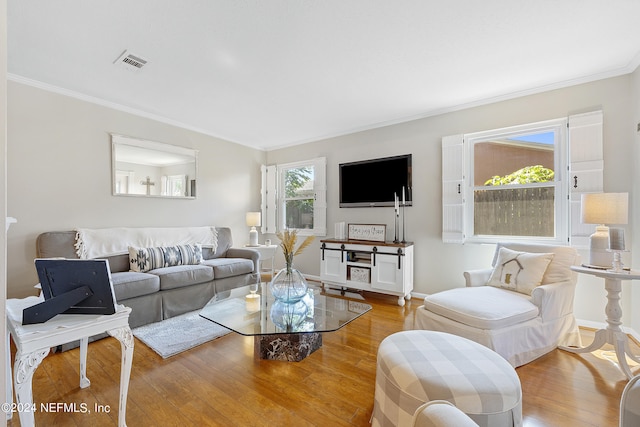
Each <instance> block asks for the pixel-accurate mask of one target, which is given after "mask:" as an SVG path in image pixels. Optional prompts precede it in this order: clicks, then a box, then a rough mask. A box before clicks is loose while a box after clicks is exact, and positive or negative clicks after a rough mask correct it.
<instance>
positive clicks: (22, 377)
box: [6, 297, 133, 427]
mask: <svg viewBox="0 0 640 427" xmlns="http://www.w3.org/2000/svg"><path fill="white" fill-rule="evenodd" d="M41 301H42V300H41V299H40V298H39V297H28V298H25V299H9V300H7V361H6V364H7V374H8V375H7V400H8V401H9V404H8V406H7V408H9V411H7V417H8V418H11V414H12V412H13V408H14V407H15V409H16V410H17V411H18V413H19V415H20V425H22V426H23V427H26V426H33V425H34V423H35V418H34V410H37V409H38V407H37V406H34V403H33V392H32V379H33V373H34V372H35V370H36V368H37V367H38V366H39V365H40V362H42V359H44V358H45V356H47V354H49V349H50V348H51V347H55V346H58V345H62V344H66V343H68V342H72V341H77V340H80V388H85V387H88V386H89V385H90V384H91V382H90V381H89V379H88V378H87V345H88V339H89V337H90V336H93V335H98V334H102V333H104V332H107V333H108V334H109V335H111V336H112V337H114V338H116V339H117V340H118V341H120V343H121V348H122V365H121V367H120V402H119V412H118V425H119V426H120V427H124V426H126V420H125V414H126V407H127V393H128V390H129V377H130V375H131V361H132V359H133V334H132V333H131V329H130V328H129V313H131V308H129V307H125V306H123V305H118V306H117V307H116V308H117V310H116V313H115V314H111V315H87V314H60V315H58V316H56V317H54V318H53V319H51V320H49V321H47V322H45V323H39V324H35V325H22V310H23V309H24V308H26V307H30V306H32V305H34V304H37V303H38V302H41ZM11 337H13V341H14V343H15V345H16V349H17V352H16V358H15V364H14V367H13V369H14V379H13V383H14V385H15V390H16V404H13V401H12V390H11V361H10V359H11V356H10V352H9V348H10V347H9V344H10V339H11Z"/></svg>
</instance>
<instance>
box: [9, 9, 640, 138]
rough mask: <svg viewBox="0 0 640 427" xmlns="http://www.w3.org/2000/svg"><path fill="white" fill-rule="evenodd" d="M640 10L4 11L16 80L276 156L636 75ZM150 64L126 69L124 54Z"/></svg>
mask: <svg viewBox="0 0 640 427" xmlns="http://www.w3.org/2000/svg"><path fill="white" fill-rule="evenodd" d="M639 17H640V1H637V0H608V1H606V2H605V1H602V0H561V1H558V0H536V1H514V0H485V1H477V0H268V1H266V0H181V1H172V0H135V1H132V0H110V1H100V2H99V1H90V2H89V1H86V0H56V1H50V0H29V1H20V0H8V18H7V19H8V23H7V26H8V71H9V78H10V79H11V80H14V81H19V82H24V83H27V84H32V85H35V86H38V87H43V88H45V89H49V90H54V91H58V92H61V93H65V94H69V95H72V96H78V97H80V98H82V99H87V100H90V101H94V102H98V103H101V104H104V105H108V106H111V107H116V108H120V109H123V110H125V111H129V112H133V113H136V114H140V115H143V116H146V117H151V118H154V119H159V120H162V121H165V122H168V123H171V124H175V125H178V126H182V127H185V128H188V129H192V130H196V131H199V132H203V133H205V134H208V135H212V136H215V137H219V138H222V139H225V140H227V141H232V142H236V143H239V144H243V145H247V146H250V147H255V148H259V149H265V150H269V149H274V148H280V147H285V146H290V145H295V144H301V143H305V142H310V141H316V140H321V139H324V138H328V137H332V136H338V135H343V134H347V133H352V132H355V131H358V130H364V129H370V128H375V127H379V126H384V125H388V124H392V123H400V122H403V121H408V120H412V119H416V118H420V117H427V116H431V115H435V114H439V113H443V112H446V111H452V110H456V109H460V108H465V107H468V106H472V105H479V104H483V103H487V102H493V101H495V100H499V99H507V98H511V97H515V96H520V95H523V94H527V93H535V92H539V91H544V90H548V89H553V88H557V87H563V86H568V85H572V84H576V83H581V82H587V81H591V80H596V79H601V78H605V77H611V76H615V75H621V74H626V73H629V72H632V71H633V70H634V69H635V68H636V66H637V65H638V64H639V63H640V55H639V53H640V24H639V23H638V18H639ZM125 50H126V51H127V53H129V54H133V55H135V56H137V57H139V58H141V59H144V60H146V61H147V63H146V64H145V65H144V66H143V67H142V68H141V69H140V70H138V71H132V70H134V69H136V68H135V67H131V66H127V67H126V68H128V69H125V67H124V66H122V65H120V64H119V63H115V64H114V62H116V59H117V58H118V57H119V56H120V55H121V54H122V53H123V52H124V51H125Z"/></svg>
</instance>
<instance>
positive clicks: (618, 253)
mask: <svg viewBox="0 0 640 427" xmlns="http://www.w3.org/2000/svg"><path fill="white" fill-rule="evenodd" d="M607 252H611V253H613V261H612V263H611V268H610V269H608V270H607V271H611V272H612V273H623V272H627V273H628V272H629V270H625V268H624V263H623V262H622V252H628V251H626V250H624V249H607Z"/></svg>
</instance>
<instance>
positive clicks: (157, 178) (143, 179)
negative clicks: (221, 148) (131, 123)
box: [111, 134, 198, 199]
mask: <svg viewBox="0 0 640 427" xmlns="http://www.w3.org/2000/svg"><path fill="white" fill-rule="evenodd" d="M111 149H112V153H111V159H112V160H111V164H112V186H113V195H114V196H143V197H170V198H183V199H184V198H188V199H193V198H195V197H196V171H197V163H198V156H197V154H198V152H197V151H196V150H192V149H189V148H185V147H178V146H176V145H170V144H163V143H161V142H155V141H148V140H144V139H140V138H134V137H130V136H124V135H116V134H111Z"/></svg>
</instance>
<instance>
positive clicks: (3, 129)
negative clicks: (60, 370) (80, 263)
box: [0, 0, 9, 426]
mask: <svg viewBox="0 0 640 427" xmlns="http://www.w3.org/2000/svg"><path fill="white" fill-rule="evenodd" d="M6 105H7V2H6V0H0V153H2V157H1V159H0V212H2V213H3V215H2V217H6V216H7V176H6V171H7V155H6V148H7V145H6V142H7V114H6V111H7V109H6ZM3 225H4V224H3ZM1 230H2V231H0V240H1V241H2V244H0V317H1V318H0V333H1V334H2V336H6V331H7V325H6V315H5V306H6V304H5V303H6V298H7V274H6V273H7V268H6V267H7V234H6V232H5V227H1ZM2 342H3V344H2V345H0V348H1V349H2V350H1V351H0V360H5V358H6V354H7V352H8V351H9V349H8V348H7V344H6V343H7V340H5V339H3V340H2ZM6 374H7V371H6V369H2V372H1V373H0V384H6V381H7V376H6ZM1 388H2V390H0V403H4V402H6V398H7V393H6V387H1ZM0 418H1V420H0V424H1V425H3V426H5V425H7V419H6V417H4V416H3V417H0Z"/></svg>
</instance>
